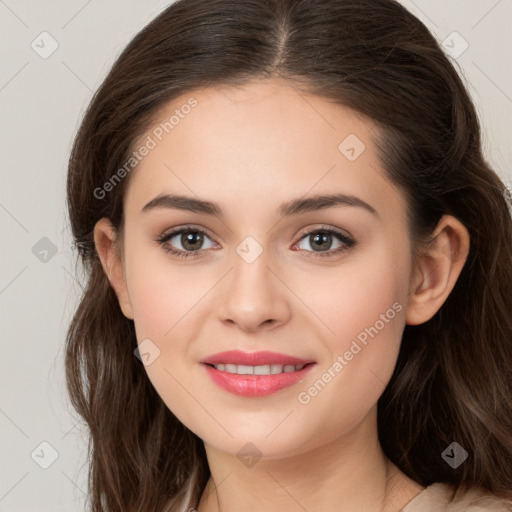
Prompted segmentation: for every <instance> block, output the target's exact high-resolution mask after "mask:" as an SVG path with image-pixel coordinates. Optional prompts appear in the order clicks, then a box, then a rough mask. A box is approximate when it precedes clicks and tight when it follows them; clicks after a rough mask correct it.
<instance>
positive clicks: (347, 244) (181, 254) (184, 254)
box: [157, 226, 357, 258]
mask: <svg viewBox="0 0 512 512" xmlns="http://www.w3.org/2000/svg"><path fill="white" fill-rule="evenodd" d="M186 232H191V233H201V234H202V235H204V236H206V237H208V238H210V239H211V237H210V236H209V235H208V233H206V231H204V230H202V229H200V228H196V227H193V226H186V227H183V228H179V229H176V230H174V231H171V232H170V233H167V234H166V235H164V236H162V237H160V238H159V239H158V240H157V242H158V243H159V244H160V245H161V246H162V247H163V249H164V250H165V251H166V252H167V253H170V254H172V255H173V256H177V257H178V258H197V257H199V256H200V254H201V250H202V249H200V250H197V251H182V250H181V249H174V248H173V247H171V246H165V245H164V244H165V243H166V242H167V241H169V240H170V239H171V238H174V237H175V236H176V235H179V234H182V233H186ZM317 232H318V233H328V234H330V235H334V236H335V237H336V238H338V240H339V241H340V242H342V243H343V244H344V245H341V246H340V247H338V248H337V249H331V250H329V251H307V250H305V249H299V250H300V251H305V252H316V255H315V257H317V256H318V257H320V258H322V257H328V256H333V255H335V254H341V253H343V252H345V251H348V250H349V249H351V248H352V247H354V246H355V245H356V243H357V242H356V241H355V240H353V239H352V238H350V237H348V236H347V235H345V234H343V233H342V232H340V231H338V230H337V229H334V228H331V227H325V228H324V227H322V228H313V229H310V230H308V231H307V232H305V233H303V235H302V236H301V237H300V239H299V240H298V241H297V242H296V243H299V242H301V241H302V240H303V239H305V238H307V237H308V236H310V235H311V234H313V233H317Z"/></svg>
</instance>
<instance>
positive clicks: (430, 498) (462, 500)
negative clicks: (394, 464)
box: [402, 483, 512, 512]
mask: <svg viewBox="0 0 512 512" xmlns="http://www.w3.org/2000/svg"><path fill="white" fill-rule="evenodd" d="M434 511H435V512H512V498H511V499H505V498H502V497H499V496H496V495H495V494H492V493H489V492H488V491H486V490H484V489H482V488H479V487H471V488H456V487H455V486H452V485H449V484H445V483H434V484H432V485H430V486H428V487H427V488H426V489H424V490H423V491H422V492H420V493H419V494H418V495H417V496H416V497H415V498H414V499H413V500H411V501H410V502H409V503H408V504H407V505H406V506H405V508H403V509H402V512H434Z"/></svg>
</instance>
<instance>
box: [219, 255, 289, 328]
mask: <svg viewBox="0 0 512 512" xmlns="http://www.w3.org/2000/svg"><path fill="white" fill-rule="evenodd" d="M269 263H270V264H271V262H269V258H267V256H266V251H263V253H262V254H261V255H260V256H259V257H258V258H257V259H256V260H255V261H253V262H252V263H248V262H247V261H245V260H244V259H243V258H241V257H239V256H238V255H237V254H236V255H235V256H234V259H233V269H232V271H231V272H229V274H228V275H227V276H226V279H225V282H224V284H223V287H222V289H221V290H219V292H220V297H218V304H219V305H218V308H217V311H218V315H219V318H220V320H221V321H222V322H224V323H225V324H230V325H231V326H233V327H234V326H236V327H238V328H239V329H241V330H243V331H246V332H256V331H260V330H272V329H275V328H277V327H278V326H280V325H283V324H285V323H286V322H288V320H289V318H290V315H291V309H290V303H289V295H288V294H289V293H290V292H289V291H288V289H287V287H286V286H285V284H283V281H282V280H281V279H279V278H278V277H277V276H276V274H278V272H276V270H275V269H274V268H272V269H271V268H270V267H269Z"/></svg>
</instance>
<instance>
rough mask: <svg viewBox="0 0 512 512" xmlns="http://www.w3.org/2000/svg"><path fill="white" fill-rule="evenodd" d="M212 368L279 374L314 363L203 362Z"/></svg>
mask: <svg viewBox="0 0 512 512" xmlns="http://www.w3.org/2000/svg"><path fill="white" fill-rule="evenodd" d="M205 364H207V365H208V366H211V367H212V368H215V369H216V370H218V371H221V372H227V373H235V374H237V375H279V374H281V373H292V372H297V371H299V370H302V368H304V367H305V366H307V365H311V364H315V363H306V364H299V365H293V364H285V365H283V364H262V365H258V366H250V365H242V364H224V363H219V364H210V363H205Z"/></svg>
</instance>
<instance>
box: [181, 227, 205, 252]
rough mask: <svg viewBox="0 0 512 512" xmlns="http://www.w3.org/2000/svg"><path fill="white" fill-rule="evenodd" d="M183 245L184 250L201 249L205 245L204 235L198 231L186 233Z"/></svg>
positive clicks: (182, 241)
mask: <svg viewBox="0 0 512 512" xmlns="http://www.w3.org/2000/svg"><path fill="white" fill-rule="evenodd" d="M181 244H182V246H183V248H184V249H189V250H197V249H200V248H201V245H203V234H202V233H199V232H198V231H185V232H184V233H182V235H181Z"/></svg>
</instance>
